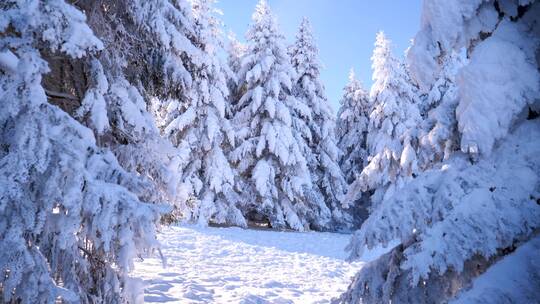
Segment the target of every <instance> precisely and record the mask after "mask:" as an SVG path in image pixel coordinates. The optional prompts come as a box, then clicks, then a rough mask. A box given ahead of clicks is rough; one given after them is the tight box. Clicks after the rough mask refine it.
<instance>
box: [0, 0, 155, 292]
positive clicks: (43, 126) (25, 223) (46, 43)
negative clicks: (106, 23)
mask: <svg viewBox="0 0 540 304" xmlns="http://www.w3.org/2000/svg"><path fill="white" fill-rule="evenodd" d="M0 33H2V35H1V37H2V38H0V49H1V50H2V51H1V52H0V53H1V54H2V56H0V60H1V64H0V67H1V69H0V100H1V104H2V111H0V126H1V128H0V147H2V148H1V149H0V168H1V170H0V172H1V173H0V270H1V271H2V273H3V275H2V277H1V278H0V291H1V294H0V300H1V301H2V302H12V301H13V302H18V301H21V302H22V303H54V302H55V301H56V300H58V298H60V299H62V301H64V302H67V303H80V302H82V303H95V302H128V301H129V302H134V301H137V299H138V298H137V297H138V294H137V292H140V290H137V288H135V285H136V284H134V282H133V281H132V279H130V278H129V277H128V275H127V274H128V272H129V271H130V269H132V267H133V265H132V260H133V258H135V257H137V255H139V254H141V253H143V252H144V251H145V250H148V249H150V248H152V247H154V246H156V245H157V243H156V240H155V235H154V227H155V222H156V220H157V219H158V215H159V214H158V212H157V210H156V207H155V205H151V204H146V203H144V202H142V201H140V200H139V198H138V197H137V195H136V194H135V193H136V192H137V191H142V190H143V189H145V188H147V187H148V185H147V184H145V183H144V181H142V180H141V179H139V178H138V177H137V176H136V175H133V174H131V173H128V172H126V171H125V170H124V169H123V168H122V167H121V166H120V165H119V164H118V162H117V160H116V158H115V157H114V155H113V154H112V153H111V152H109V151H107V150H106V149H102V148H99V147H97V146H96V142H95V138H94V136H93V134H92V131H91V130H90V129H87V128H86V127H84V126H83V125H81V124H80V123H79V122H77V121H76V120H75V119H73V118H72V117H71V116H70V115H68V113H66V112H64V111H63V110H62V109H60V108H59V107H57V106H55V105H52V104H50V103H48V101H47V97H48V96H47V95H49V96H50V95H51V94H52V95H57V94H55V93H54V92H52V93H51V92H48V91H46V90H45V89H44V87H43V86H42V76H43V75H44V74H45V73H47V72H48V71H49V68H48V64H47V62H46V61H45V60H43V56H42V53H47V52H57V53H59V54H65V55H67V56H70V57H71V58H72V59H80V58H81V57H83V56H85V55H86V54H87V53H89V52H95V51H97V50H100V49H103V47H104V45H103V43H102V42H101V41H100V40H99V39H98V38H97V37H96V36H94V34H93V32H92V30H91V29H90V28H89V27H88V25H87V24H86V18H85V15H84V14H83V13H82V12H81V11H79V10H77V9H76V8H75V7H73V6H71V5H68V4H66V3H65V2H64V1H61V0H54V1H46V2H42V1H8V2H4V3H2V4H1V5H0ZM104 86H105V84H104V83H103V82H102V83H101V84H100V85H98V86H97V87H96V90H97V91H99V90H101V89H102V88H103V87H104ZM92 106H94V107H95V108H99V110H95V111H96V112H100V113H103V111H102V108H100V107H102V104H100V103H99V102H96V103H94V104H93V105H92ZM89 108H92V107H89ZM92 126H93V127H95V128H96V130H98V131H103V130H104V129H105V128H106V127H107V123H106V121H105V118H104V117H103V116H95V117H94V119H93V120H92Z"/></svg>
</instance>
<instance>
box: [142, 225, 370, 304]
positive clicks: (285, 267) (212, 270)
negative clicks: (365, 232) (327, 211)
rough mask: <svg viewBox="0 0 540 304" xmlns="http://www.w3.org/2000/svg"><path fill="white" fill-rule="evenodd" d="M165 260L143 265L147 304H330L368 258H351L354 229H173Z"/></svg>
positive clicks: (164, 236)
mask: <svg viewBox="0 0 540 304" xmlns="http://www.w3.org/2000/svg"><path fill="white" fill-rule="evenodd" d="M159 238H160V241H161V243H162V244H163V254H164V255H165V256H166V257H167V267H166V268H163V265H162V263H161V261H160V260H159V259H153V258H152V259H145V261H143V262H139V263H138V264H136V270H135V272H134V273H133V276H134V277H139V278H142V279H143V280H144V285H145V286H144V288H145V297H144V300H145V302H147V303H162V302H170V303H246V304H247V303H329V301H330V299H331V298H333V297H337V296H338V295H340V294H341V293H342V292H344V291H345V289H346V288H347V286H348V284H349V283H350V281H351V277H352V276H353V275H354V274H355V273H356V272H357V271H358V270H359V269H360V268H361V267H362V264H363V263H362V262H355V263H352V264H350V263H348V262H346V261H345V259H346V257H347V254H346V252H345V251H344V247H345V246H346V245H347V243H348V242H349V239H350V236H349V235H341V234H333V233H315V232H310V233H296V232H276V231H261V230H243V229H240V228H200V227H192V226H187V227H170V228H166V229H165V230H164V231H163V232H162V233H161V234H160V236H159Z"/></svg>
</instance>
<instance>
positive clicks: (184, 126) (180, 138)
mask: <svg viewBox="0 0 540 304" xmlns="http://www.w3.org/2000/svg"><path fill="white" fill-rule="evenodd" d="M212 5H213V1H212V0H197V1H194V2H193V9H194V13H195V15H194V19H193V24H194V25H193V27H192V29H193V34H194V36H193V37H192V40H193V41H192V44H193V45H194V46H195V47H197V48H198V50H197V52H196V54H197V56H195V57H192V58H191V62H190V64H189V65H188V66H187V71H188V73H189V75H190V77H189V78H190V79H191V81H190V85H189V87H186V88H185V91H184V93H183V95H184V96H183V97H184V98H185V99H181V100H176V99H171V100H168V101H166V102H165V103H162V104H161V110H160V112H159V115H160V117H161V118H162V120H161V122H162V124H161V128H162V132H163V134H164V135H165V136H167V137H168V138H169V139H170V140H171V141H172V143H173V144H174V145H175V146H177V147H178V149H179V154H180V155H181V156H182V160H181V162H180V168H181V170H182V181H183V182H184V183H185V184H186V185H188V186H189V191H190V193H192V195H193V197H194V198H195V206H194V207H193V213H192V215H191V217H192V218H193V219H194V220H196V221H197V222H198V223H199V224H206V223H208V222H209V221H214V222H217V223H229V224H234V225H240V226H245V225H246V223H245V220H244V217H243V216H242V214H241V212H240V210H239V209H238V208H237V206H236V203H237V201H238V198H237V197H236V195H235V192H234V188H233V187H234V171H233V170H232V169H231V167H230V165H229V161H228V159H227V157H226V155H225V153H224V149H226V147H227V146H229V147H231V146H233V145H234V132H233V129H232V127H231V125H230V123H229V121H228V120H227V119H226V117H225V114H226V111H228V107H229V105H228V94H229V91H228V87H227V77H226V75H227V71H226V67H225V66H224V64H223V63H222V62H221V61H220V60H219V58H218V56H217V52H218V51H219V49H220V47H221V42H220V41H219V22H218V20H217V19H216V18H215V16H214V9H213V6H212Z"/></svg>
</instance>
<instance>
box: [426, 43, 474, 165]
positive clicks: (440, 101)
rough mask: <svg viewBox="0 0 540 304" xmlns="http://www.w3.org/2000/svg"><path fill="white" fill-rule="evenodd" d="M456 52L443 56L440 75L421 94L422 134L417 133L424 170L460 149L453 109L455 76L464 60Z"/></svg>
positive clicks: (455, 101)
mask: <svg viewBox="0 0 540 304" xmlns="http://www.w3.org/2000/svg"><path fill="white" fill-rule="evenodd" d="M462 61H463V60H462V58H461V56H460V55H459V54H457V53H455V52H452V53H450V54H449V55H448V56H445V58H444V62H442V64H441V65H442V67H441V71H440V75H439V76H438V78H437V80H436V81H435V83H434V84H433V86H432V88H431V89H430V90H429V92H427V94H425V95H424V96H422V97H423V98H422V103H421V104H422V109H421V112H422V113H424V116H425V117H424V118H425V119H424V125H423V126H422V131H423V134H422V135H421V136H420V145H419V149H418V158H419V163H420V166H421V167H422V169H423V170H425V169H427V168H431V167H433V166H434V165H436V164H438V163H440V162H441V161H443V160H445V159H448V158H449V157H450V156H451V155H452V154H453V153H454V152H455V151H456V150H459V134H458V132H457V123H456V116H455V111H456V107H457V105H458V101H459V100H458V94H457V93H458V92H457V87H456V80H455V78H456V75H457V72H458V71H459V69H460V68H461V67H462V65H463V62H462Z"/></svg>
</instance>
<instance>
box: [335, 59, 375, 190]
mask: <svg viewBox="0 0 540 304" xmlns="http://www.w3.org/2000/svg"><path fill="white" fill-rule="evenodd" d="M340 104H341V105H340V108H339V111H338V120H337V138H338V147H339V148H340V149H341V151H342V154H341V156H340V160H339V164H340V167H341V170H342V171H343V175H344V176H345V180H346V182H347V183H348V184H351V183H352V182H354V181H355V179H356V177H357V176H360V173H362V170H363V169H364V167H365V165H366V164H367V161H368V159H367V131H368V125H369V114H370V113H371V111H370V99H369V93H368V92H367V91H366V90H365V89H364V87H363V86H362V84H361V83H360V81H359V80H358V79H356V76H355V74H354V71H353V70H352V69H351V72H350V73H349V83H347V85H346V86H345V87H344V88H343V97H342V98H341V100H340Z"/></svg>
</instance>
